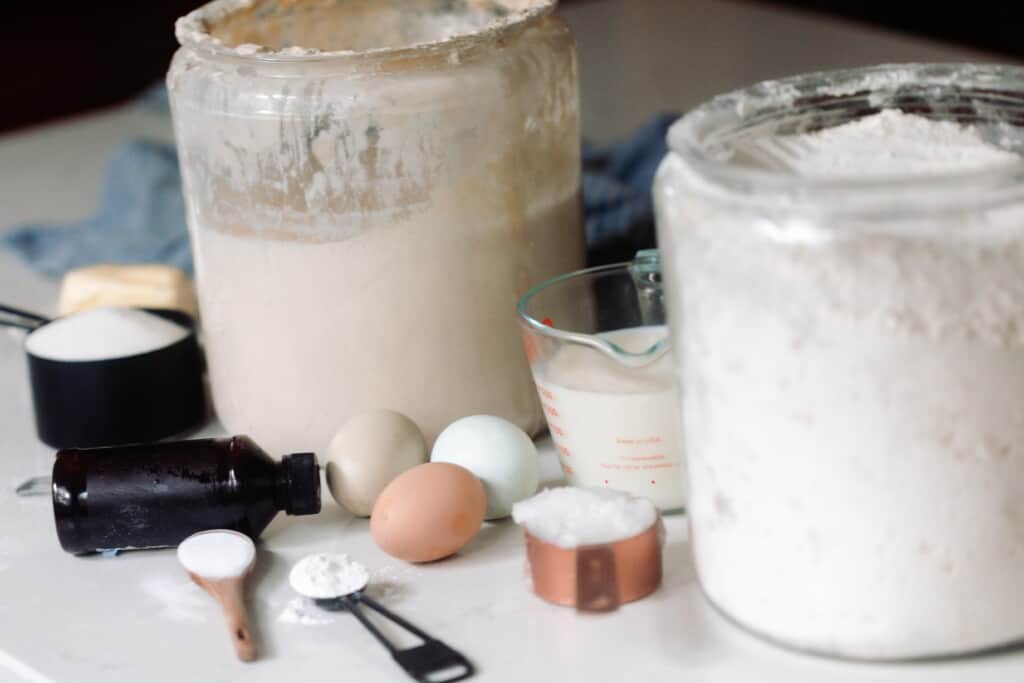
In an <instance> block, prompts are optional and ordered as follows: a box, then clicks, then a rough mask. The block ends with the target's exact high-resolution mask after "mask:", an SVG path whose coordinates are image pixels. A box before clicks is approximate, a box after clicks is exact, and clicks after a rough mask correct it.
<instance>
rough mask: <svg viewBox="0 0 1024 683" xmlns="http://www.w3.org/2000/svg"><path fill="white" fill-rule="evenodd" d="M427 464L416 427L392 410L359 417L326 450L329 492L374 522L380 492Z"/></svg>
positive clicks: (425, 449)
mask: <svg viewBox="0 0 1024 683" xmlns="http://www.w3.org/2000/svg"><path fill="white" fill-rule="evenodd" d="M426 461H427V442H426V440H425V439H424V438H423V432H421V431H420V429H419V427H417V426H416V423H415V422H413V421H412V420H410V419H409V418H407V417H406V416H405V415H402V414H401V413H396V412H394V411H391V410H372V411H370V412H366V413H362V414H360V415H356V416H355V417H353V418H352V419H350V420H349V421H348V422H346V423H345V425H344V426H343V427H342V428H341V429H339V430H338V432H337V434H335V435H334V438H333V439H331V445H330V446H328V447H327V457H326V470H327V488H328V489H330V491H331V495H332V496H334V500H336V501H338V504H339V505H341V506H342V507H344V508H346V509H347V510H349V511H350V512H352V513H353V514H355V515H359V516H360V517H369V515H370V513H371V512H373V506H374V503H376V501H377V497H378V496H379V495H380V492H381V491H383V490H384V488H385V487H386V486H387V485H388V484H390V483H391V482H392V480H394V479H395V478H396V477H397V476H398V475H400V474H402V473H403V472H405V471H406V470H409V469H412V468H413V467H416V466H417V465H421V464H423V463H424V462H426Z"/></svg>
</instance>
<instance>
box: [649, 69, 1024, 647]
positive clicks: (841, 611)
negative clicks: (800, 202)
mask: <svg viewBox="0 0 1024 683" xmlns="http://www.w3.org/2000/svg"><path fill="white" fill-rule="evenodd" d="M883 75H885V74H884V73H883ZM869 88H870V85H867V86H865V89H869ZM856 91H857V90H856V89H853V88H851V92H856ZM876 111H877V113H874V114H870V113H869V114H868V115H863V116H862V117H861V118H858V119H856V120H854V121H851V122H847V123H844V124H841V125H836V126H834V127H830V128H824V129H822V130H814V131H813V132H804V133H800V132H794V133H792V134H788V135H785V134H775V135H774V136H773V135H768V136H762V137H752V138H751V139H747V140H743V139H740V140H738V141H737V142H735V143H734V144H733V146H732V150H731V152H732V156H731V157H730V158H731V159H732V160H733V161H735V163H737V164H741V163H742V164H744V165H746V166H748V167H751V166H756V167H760V168H762V169H763V170H765V171H769V172H772V173H776V174H788V175H790V176H796V177H802V178H809V179H818V180H821V179H835V180H837V181H852V182H854V184H855V182H856V181H858V180H878V179H883V180H884V179H891V183H892V186H893V187H894V188H897V191H899V190H898V188H901V187H904V186H905V187H906V189H905V193H906V194H905V195H903V197H902V198H897V200H898V201H907V197H914V196H915V195H914V193H915V192H918V193H921V192H923V190H921V189H920V186H921V183H924V184H927V183H928V182H929V180H930V179H935V178H937V177H939V176H943V175H950V174H957V173H970V172H972V171H976V172H980V171H985V170H988V171H992V172H993V173H997V172H999V171H1000V170H1002V171H1005V172H1007V173H1010V172H1013V170H1014V169H1017V170H1019V167H1020V163H1021V160H1020V158H1019V157H1018V156H1017V155H1016V154H1013V153H1011V152H1009V151H1006V150H1004V149H1001V148H999V147H997V146H996V144H994V143H993V142H990V141H989V140H990V139H995V140H997V141H998V140H999V138H998V136H990V135H988V134H986V135H985V136H984V137H983V135H982V130H981V129H980V128H977V127H973V126H970V125H963V124H961V123H959V122H957V121H941V120H930V119H927V118H924V117H921V116H916V115H914V114H909V113H904V112H902V111H899V110H894V109H883V110H881V111H878V110H876ZM684 125H685V122H684V123H683V124H677V126H680V127H681V126H684ZM675 132H679V131H674V133H675ZM700 175H701V172H700V171H693V167H688V166H687V164H686V162H685V160H684V158H683V155H670V156H669V158H668V159H667V160H666V162H665V163H664V165H663V167H662V169H661V171H660V176H659V180H658V191H657V198H658V219H659V235H660V237H661V239H662V251H663V254H664V255H665V259H666V261H667V263H668V265H667V266H666V273H667V275H666V277H667V279H668V280H669V283H670V287H669V290H668V292H669V295H670V296H676V297H677V298H676V299H672V302H673V303H672V307H673V308H672V312H671V320H672V324H673V326H678V327H674V329H673V332H674V337H673V338H674V343H675V344H676V348H677V349H679V353H678V356H677V359H678V362H679V368H680V369H679V373H680V380H681V385H682V387H683V394H684V398H683V404H684V408H683V413H684V425H683V432H684V435H685V444H684V450H685V452H686V455H687V459H688V469H689V477H690V497H689V501H688V503H689V513H690V515H691V520H690V521H691V529H692V542H693V549H694V554H695V560H696V564H697V569H698V574H699V577H700V581H701V585H702V587H703V590H704V591H705V593H706V594H707V596H708V597H709V599H710V600H711V601H712V602H713V603H714V604H715V605H716V606H718V607H719V608H720V609H721V610H722V611H724V612H725V613H727V614H728V615H730V616H731V617H733V618H735V619H736V620H737V621H738V622H740V623H741V624H743V625H746V626H748V627H750V628H751V629H753V630H755V631H757V632H759V633H761V634H764V635H766V636H768V637H770V638H772V639H774V640H778V641H781V642H783V643H786V644H789V645H792V646H795V647H799V648H804V649H811V650H815V651H818V652H823V653H829V654H835V655H841V656H849V657H863V658H883V659H885V658H910V657H921V656H936V655H948V654H957V653H964V652H970V651H976V650H981V649H985V648H988V647H992V646H997V645H1001V644H1005V643H1007V642H1012V641H1016V640H1018V639H1021V638H1022V637H1024V211H1022V210H1021V204H1020V197H1019V195H1017V196H1016V198H1014V197H1010V199H1011V200H1013V201H1016V202H1017V203H1016V205H1014V204H1013V202H1012V201H1006V200H1005V199H1004V200H1002V201H1005V204H1003V205H1000V204H998V203H995V204H993V206H992V207H991V211H990V212H987V213H986V212H983V211H982V209H978V208H976V207H972V206H967V205H965V206H963V207H962V208H957V207H954V208H952V209H948V210H944V211H942V212H934V213H925V212H927V211H928V210H929V209H930V208H934V205H932V206H931V207H929V206H928V202H925V204H924V205H922V208H921V209H920V210H921V212H922V215H924V216H927V218H926V219H923V220H922V221H918V222H917V223H918V224H925V225H926V226H927V229H928V230H934V231H935V232H936V233H938V234H937V235H936V234H929V233H925V234H910V233H907V234H899V233H898V232H896V231H894V230H892V226H891V224H890V222H889V221H893V222H894V221H895V217H896V216H895V213H893V214H889V213H886V212H885V211H879V212H877V213H874V214H872V213H871V209H870V207H868V208H867V209H865V208H864V207H860V208H859V209H858V211H860V213H859V214H857V215H856V216H855V219H850V218H849V215H847V216H845V217H844V216H842V215H839V213H838V211H837V212H836V214H833V215H834V216H838V217H834V218H832V219H831V220H826V218H823V216H828V215H829V214H828V212H827V211H826V210H822V213H821V214H820V215H815V214H813V213H809V214H803V215H800V214H797V213H796V212H794V213H793V215H792V219H791V220H788V222H787V221H786V220H782V219H778V215H779V214H775V215H769V214H768V213H766V212H759V211H758V210H757V209H756V208H754V209H747V208H745V207H743V206H742V202H741V201H737V202H736V204H735V205H729V204H728V203H727V201H726V200H723V199H722V197H723V196H724V193H723V194H720V195H715V194H714V191H712V190H707V189H706V188H707V187H708V185H702V183H703V182H704V181H705V179H706V178H705V177H698V176H700ZM908 179H917V180H918V181H919V182H918V185H914V184H913V183H912V182H911V183H908V182H907V180H908ZM766 183H767V181H766ZM960 184H961V185H962V184H963V183H960ZM954 185H955V184H952V185H950V186H949V187H950V189H947V190H946V193H947V194H948V193H950V192H954V191H956V190H958V189H962V188H956V187H955V186H954ZM1009 187H1011V189H1012V187H1014V186H1013V185H1010V186H1009ZM681 188H683V189H681ZM695 188H696V189H695ZM765 191H766V192H769V191H770V190H765ZM705 192H706V194H703V193H705ZM851 192H852V190H851ZM712 196H713V198H712ZM748 196H749V195H748ZM1004 196H1006V197H1009V195H1004ZM694 197H699V199H694ZM932 197H933V199H932V201H935V202H941V201H942V199H943V198H942V196H941V193H938V194H936V195H933V196H932ZM908 203H909V202H908ZM829 208H830V209H831V210H837V209H839V208H842V207H841V205H833V206H831V207H829ZM779 211H782V212H784V211H785V209H780V210H779ZM853 225H856V226H857V230H856V231H855V230H848V228H850V226H853ZM780 226H781V227H780ZM918 227H920V225H918Z"/></svg>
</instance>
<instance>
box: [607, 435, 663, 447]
mask: <svg viewBox="0 0 1024 683" xmlns="http://www.w3.org/2000/svg"><path fill="white" fill-rule="evenodd" d="M615 443H617V444H622V445H624V446H635V445H644V446H649V445H650V444H655V443H661V437H660V436H645V437H643V438H640V439H629V438H626V437H624V436H617V437H615Z"/></svg>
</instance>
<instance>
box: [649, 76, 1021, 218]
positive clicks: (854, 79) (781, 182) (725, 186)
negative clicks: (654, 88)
mask: <svg viewBox="0 0 1024 683" xmlns="http://www.w3.org/2000/svg"><path fill="white" fill-rule="evenodd" d="M944 95H945V96H953V95H960V96H963V95H976V96H984V97H988V98H992V99H994V100H998V101H999V102H1001V103H1002V104H1003V105H1004V106H1008V107H1013V108H1019V113H1018V114H1017V117H1016V118H1015V119H1014V123H1016V124H1018V125H1022V122H1024V67H1018V66H1011V65H1000V64H973V63H936V64H920V63H908V64H882V65H878V66H871V67H861V68H855V69H842V70H835V71H821V72H813V73H807V74H802V75H797V76H791V77H788V78H784V79H779V80H769V81H763V82H761V83H758V84H756V85H753V86H750V87H747V88H743V89H739V90H734V91H732V92H728V93H725V94H722V95H718V96H716V97H714V98H712V99H710V100H708V101H706V102H704V103H703V104H701V105H698V106H697V107H696V108H695V109H692V110H691V111H690V112H689V113H687V114H685V115H684V116H683V117H681V118H680V119H679V120H678V121H676V123H675V124H673V126H672V128H671V129H670V130H669V134H668V143H669V150H670V155H674V156H676V157H677V158H678V159H680V160H681V161H682V162H683V163H684V164H685V165H686V166H687V168H688V169H689V170H690V171H691V172H692V173H693V177H694V179H695V180H697V181H698V182H697V185H698V186H699V187H700V189H701V191H702V196H707V197H708V198H712V199H721V200H726V201H729V202H732V203H739V204H743V205H748V206H757V207H759V208H768V207H778V208H782V207H785V208H786V209H790V210H791V209H793V208H795V207H808V208H812V207H813V208H814V209H815V210H817V211H821V212H823V213H828V214H847V213H849V214H862V213H864V212H865V211H876V212H877V210H887V211H890V212H891V211H896V212H897V213H899V212H900V210H901V209H908V208H910V207H908V206H907V205H908V204H909V203H911V201H915V202H917V203H918V205H917V206H915V207H914V211H913V212H914V213H916V214H918V215H919V214H920V206H919V203H920V198H921V197H923V196H928V197H929V198H930V199H931V198H934V199H935V200H936V204H935V206H934V208H935V210H936V211H948V210H949V209H950V208H951V207H957V208H963V207H966V206H976V205H978V204H984V205H985V206H997V205H1001V204H1005V203H1009V202H1019V201H1022V200H1024V156H1022V158H1021V159H1020V160H1019V161H1015V162H1011V163H1008V164H1004V165H1000V166H999V167H996V168H986V169H975V170H963V171H953V172H950V173H942V174H936V175H929V176H912V177H906V178H901V177H898V176H889V177H873V178H808V177H805V176H799V175H795V174H792V173H787V172H785V171H781V170H773V169H765V168H757V167H753V166H741V165H738V164H734V163H732V162H730V161H729V160H728V159H722V158H720V157H716V156H715V155H714V154H712V153H711V151H710V149H709V148H710V143H711V142H721V141H722V138H728V137H729V136H730V135H732V136H735V135H737V134H739V133H741V132H742V131H744V130H746V129H747V128H748V127H749V126H750V125H751V124H754V123H764V122H766V121H769V120H771V119H772V118H773V117H777V118H785V117H787V116H790V117H794V118H796V117H797V116H799V115H801V114H803V115H806V114H808V113H810V112H813V111H821V112H824V111H826V110H828V109H833V110H837V111H838V110H839V109H841V108H842V106H843V105H851V106H852V105H856V104H860V105H861V108H862V110H863V111H864V112H865V113H875V112H877V111H880V110H881V109H884V108H890V107H895V108H900V106H899V104H895V105H886V104H882V102H883V100H884V99H886V98H897V97H898V96H903V97H907V98H914V99H913V101H916V102H917V103H918V105H919V106H925V107H927V106H928V103H929V101H931V102H934V103H938V102H939V101H940V98H941V97H942V96H944ZM908 101H911V100H909V99H908ZM931 118H940V119H942V118H943V117H941V116H939V117H936V116H932V117H931ZM849 120H852V119H849ZM984 121H985V120H984V119H979V120H978V122H984ZM997 121H998V120H997V119H991V122H993V123H994V122H997ZM716 135H717V136H718V138H719V139H718V140H714V141H712V140H711V138H712V137H713V136H716ZM1022 137H1024V130H1022ZM1015 151H1017V152H1018V153H1019V152H1020V150H1015Z"/></svg>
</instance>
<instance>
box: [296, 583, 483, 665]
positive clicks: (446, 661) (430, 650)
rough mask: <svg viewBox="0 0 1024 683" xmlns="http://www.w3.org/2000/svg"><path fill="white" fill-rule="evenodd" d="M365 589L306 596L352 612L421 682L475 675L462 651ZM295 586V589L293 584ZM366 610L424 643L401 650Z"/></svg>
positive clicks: (319, 603)
mask: <svg viewBox="0 0 1024 683" xmlns="http://www.w3.org/2000/svg"><path fill="white" fill-rule="evenodd" d="M366 586H367V583H363V585H361V586H359V587H358V588H356V589H355V590H353V591H352V592H350V593H346V594H344V595H336V596H333V597H327V598H324V597H316V596H311V595H305V596H304V597H307V598H310V599H312V600H313V602H314V604H316V606H317V607H320V608H321V609H324V610H327V611H330V612H351V613H352V614H353V616H355V618H356V619H358V620H359V623H361V624H362V625H363V626H365V627H366V629H367V630H368V631H369V632H370V633H371V634H373V637H374V638H376V639H377V641H378V642H379V643H380V644H381V645H383V646H384V647H385V648H387V650H388V652H389V653H390V654H391V657H392V658H393V659H394V660H395V661H396V662H397V663H398V665H399V666H400V667H402V668H403V669H404V670H405V672H406V673H407V674H409V675H410V676H412V677H413V678H414V679H415V680H417V681H420V682H421V683H454V682H455V681H462V680H465V679H467V678H469V677H470V676H472V675H473V674H474V673H476V670H475V669H474V668H473V664H472V663H471V662H470V661H469V660H468V659H466V657H465V656H463V655H462V654H461V653H460V652H458V651H456V650H455V649H453V648H451V647H450V646H448V645H447V644H445V643H444V642H442V641H440V640H438V639H437V638H434V637H432V636H430V635H429V634H427V633H426V632H424V631H423V630H421V629H419V628H417V627H416V626H414V625H412V624H411V623H409V622H408V621H406V620H405V619H403V618H402V617H400V616H398V615H397V614H395V613H394V612H392V611H391V610H389V609H388V608H386V607H384V605H382V604H380V603H379V602H377V601H376V600H374V599H373V598H371V597H370V596H368V595H367V594H366V593H365V590H366ZM292 587H293V588H295V586H294V585H293V586H292ZM296 592H298V593H299V594H302V591H299V590H296ZM363 607H368V608H370V609H372V610H373V611H375V612H377V613H378V614H380V615H381V616H382V617H384V618H385V619H387V620H389V621H390V622H391V623H393V624H396V625H397V626H399V627H401V628H403V629H404V630H406V631H408V632H409V633H411V634H413V635H414V636H416V637H417V638H419V639H420V640H422V641H423V642H422V643H421V644H419V645H414V646H413V647H408V648H399V647H398V646H396V645H395V644H394V643H393V642H392V641H390V640H388V638H387V636H385V635H384V634H383V633H382V632H381V630H380V629H379V628H377V626H376V625H375V624H374V623H373V622H372V621H371V620H370V619H369V617H368V616H367V615H366V613H365V612H364V610H363Z"/></svg>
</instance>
